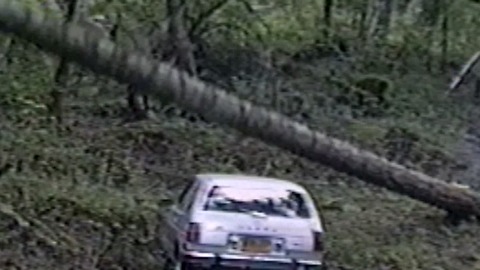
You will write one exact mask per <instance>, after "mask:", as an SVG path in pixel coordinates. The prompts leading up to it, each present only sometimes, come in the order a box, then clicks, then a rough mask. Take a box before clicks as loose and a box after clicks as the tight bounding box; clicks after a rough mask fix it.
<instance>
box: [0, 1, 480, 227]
mask: <svg viewBox="0 0 480 270" xmlns="http://www.w3.org/2000/svg"><path fill="white" fill-rule="evenodd" d="M0 30H2V31H4V32H6V33H12V34H16V35H17V36H18V37H20V38H23V39H25V40H27V41H29V42H32V43H34V44H36V45H37V46H39V47H40V48H42V49H43V50H46V51H49V52H52V53H56V54H57V55H59V56H61V57H64V58H65V59H67V60H70V61H75V62H77V63H78V64H81V65H83V66H85V67H87V68H89V69H91V70H92V71H93V72H97V73H99V74H104V75H107V76H110V77H113V78H115V79H117V80H118V81H119V82H122V83H142V84H144V85H146V86H148V89H146V90H149V92H150V94H151V95H152V96H154V97H156V98H159V99H162V100H165V99H170V100H173V101H174V102H176V103H177V104H178V105H180V106H181V107H183V108H185V109H188V110H190V111H192V112H195V113H199V114H201V115H202V116H204V117H205V119H207V120H209V121H212V122H216V123H218V124H221V125H224V126H228V127H231V128H234V129H236V130H238V131H240V132H242V133H243V134H245V135H248V136H251V137H255V138H258V139H261V140H263V141H265V142H267V143H270V144H272V145H276V146H278V147H281V148H283V149H285V150H288V151H290V152H292V153H295V154H298V155H300V156H303V157H305V158H308V159H311V160H314V161H317V162H319V163H321V164H323V165H326V166H329V167H332V168H333V169H335V170H337V171H340V172H344V173H347V174H350V175H353V176H356V177H358V178H359V179H361V180H363V181H365V182H368V183H371V184H375V185H378V186H381V187H384V188H387V189H389V190H391V191H394V192H397V193H400V194H403V195H407V196H409V197H411V198H413V199H416V200H419V201H422V202H424V203H427V204H430V205H432V206H435V207H438V208H441V209H444V210H446V211H448V212H449V213H451V214H452V215H455V216H458V217H469V216H475V217H479V218H480V195H479V194H477V193H475V192H473V191H472V190H469V189H465V188H462V187H458V186H455V185H450V184H448V183H446V182H444V181H440V180H438V179H435V178H432V177H429V176H427V175H425V174H422V173H420V172H416V171H413V170H410V169H407V168H405V167H404V166H401V165H399V164H396V163H393V162H390V161H388V160H386V159H385V158H381V157H379V156H377V155H375V154H373V153H371V152H367V151H362V150H359V149H357V148H355V147H354V146H352V145H350V144H348V143H346V142H342V141H340V140H337V139H334V138H330V137H328V136H327V135H325V134H323V133H320V132H315V131H312V130H311V129H309V128H308V127H307V126H305V125H302V124H300V123H297V122H294V121H292V120H290V119H288V118H286V117H284V116H282V115H280V114H278V113H275V112H271V111H268V110H267V109H265V108H261V107H256V106H254V105H252V104H251V103H249V102H247V101H242V100H240V99H238V98H237V97H235V96H232V95H229V94H228V93H227V92H225V91H223V90H220V89H217V88H215V87H213V86H210V85H207V84H205V83H203V82H201V81H199V80H198V79H196V78H194V77H191V76H188V75H187V74H185V73H184V72H180V71H178V70H177V69H175V68H172V67H171V66H170V65H167V64H164V63H155V62H154V61H151V60H149V59H148V58H147V57H145V56H143V55H141V54H138V53H135V52H129V51H126V50H123V49H122V48H121V47H119V46H117V45H115V44H114V43H112V42H111V41H109V40H107V39H103V40H100V39H96V38H94V37H91V36H90V35H89V33H88V32H87V31H85V30H84V29H83V28H81V27H78V26H76V25H67V26H65V31H62V27H61V23H60V22H59V21H57V20H55V19H53V18H48V17H46V16H45V15H44V14H41V13H38V12H33V11H31V10H30V11H29V12H27V10H26V9H25V8H22V7H21V6H20V5H19V4H17V3H16V2H15V1H9V0H0Z"/></svg>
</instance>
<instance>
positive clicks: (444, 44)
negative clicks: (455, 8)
mask: <svg viewBox="0 0 480 270" xmlns="http://www.w3.org/2000/svg"><path fill="white" fill-rule="evenodd" d="M441 5H442V10H443V12H442V13H443V16H442V42H441V47H442V55H441V63H440V66H441V70H442V72H445V71H446V70H447V62H448V31H449V29H448V28H449V26H448V24H449V16H448V10H449V8H448V6H449V4H448V2H447V1H446V0H442V3H441Z"/></svg>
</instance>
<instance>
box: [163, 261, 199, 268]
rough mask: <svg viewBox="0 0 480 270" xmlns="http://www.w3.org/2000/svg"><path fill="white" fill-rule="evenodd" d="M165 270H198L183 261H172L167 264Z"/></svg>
mask: <svg viewBox="0 0 480 270" xmlns="http://www.w3.org/2000/svg"><path fill="white" fill-rule="evenodd" d="M164 269H165V270H196V269H198V268H196V267H193V266H191V265H190V264H188V263H184V262H182V261H171V260H169V262H168V263H167V264H166V266H165V267H164Z"/></svg>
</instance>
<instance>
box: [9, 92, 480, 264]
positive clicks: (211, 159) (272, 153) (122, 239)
mask: <svg viewBox="0 0 480 270" xmlns="http://www.w3.org/2000/svg"><path fill="white" fill-rule="evenodd" d="M98 105H99V104H91V105H85V104H83V105H82V106H79V108H73V107H71V108H68V110H67V111H69V115H68V117H67V125H66V126H68V128H66V129H64V130H61V131H59V130H56V129H54V128H52V125H51V124H50V123H49V122H50V120H48V118H46V117H38V116H37V117H32V116H24V117H21V116H20V117H19V116H18V115H16V116H14V117H12V116H11V115H2V116H0V117H1V121H0V125H1V140H0V165H2V164H3V167H4V169H5V170H4V171H3V174H2V175H1V176H0V190H1V191H2V192H1V194H0V217H1V218H0V234H1V236H0V268H1V269H142V270H148V269H152V270H153V269H158V266H159V265H161V262H162V261H161V248H160V246H159V245H158V241H157V240H156V239H155V236H156V233H157V232H158V231H159V230H161V229H162V223H161V220H160V219H159V218H158V213H160V212H161V209H162V205H164V204H165V202H167V201H168V199H169V198H171V197H172V196H173V195H174V194H175V192H176V191H177V190H178V186H179V185H181V183H182V180H183V179H184V178H183V177H184V176H187V175H189V174H192V173H198V172H217V171H223V172H242V173H250V174H259V175H269V176H274V177H282V178H286V179H290V180H294V181H297V182H299V183H302V184H304V185H305V186H306V187H308V188H309V190H311V191H312V193H313V195H314V196H315V197H316V199H317V200H318V202H319V206H320V207H321V209H322V211H323V213H324V216H325V219H326V229H327V232H328V236H327V241H328V242H327V249H328V261H329V264H330V265H331V267H332V269H378V270H380V269H382V270H385V269H392V270H393V269H405V270H407V269H408V270H412V269H449V270H450V269H480V256H479V255H478V254H479V251H480V243H479V241H477V239H478V237H477V236H478V234H479V233H480V226H478V225H476V224H462V225H460V226H457V227H449V226H447V225H446V224H445V223H444V222H443V218H444V214H443V213H442V212H441V211H438V210H435V209H433V208H431V207H429V206H426V205H423V204H420V203H417V202H415V201H412V200H410V199H408V198H405V197H400V196H397V195H395V194H393V193H391V192H387V191H384V190H382V189H379V188H376V187H372V186H368V185H364V184H362V183H360V182H358V180H356V179H354V178H351V177H347V176H345V175H342V174H338V173H336V172H333V171H332V170H330V169H328V168H325V167H323V166H321V165H318V164H315V163H311V162H309V161H306V160H303V159H301V158H298V157H295V156H292V155H290V154H288V153H286V152H284V151H282V150H280V149H277V148H274V147H271V146H267V145H265V144H263V143H261V142H259V141H256V140H253V139H248V138H245V137H243V136H241V135H239V134H237V133H236V132H234V131H231V130H224V129H219V128H217V127H214V126H211V125H206V124H202V123H191V122H188V121H186V120H182V119H180V118H171V117H170V118H163V117H160V118H159V119H157V120H155V121H153V120H146V121H140V122H135V123H126V122H124V121H123V120H122V115H121V114H122V113H121V111H122V109H121V108H122V106H123V105H122V104H121V102H120V101H109V102H104V103H102V104H101V106H98ZM32 119H34V120H32ZM7 165H8V166H7Z"/></svg>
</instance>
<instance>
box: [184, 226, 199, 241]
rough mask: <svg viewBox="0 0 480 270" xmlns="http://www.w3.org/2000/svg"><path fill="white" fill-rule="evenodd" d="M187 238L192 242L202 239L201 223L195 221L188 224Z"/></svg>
mask: <svg viewBox="0 0 480 270" xmlns="http://www.w3.org/2000/svg"><path fill="white" fill-rule="evenodd" d="M185 240H186V241H187V242H190V243H198V242H199V241H200V224H198V223H195V222H191V223H189V224H188V227H187V232H186V235H185Z"/></svg>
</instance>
